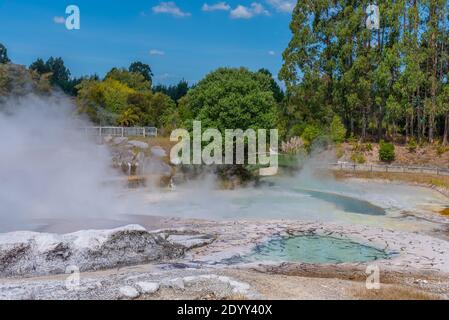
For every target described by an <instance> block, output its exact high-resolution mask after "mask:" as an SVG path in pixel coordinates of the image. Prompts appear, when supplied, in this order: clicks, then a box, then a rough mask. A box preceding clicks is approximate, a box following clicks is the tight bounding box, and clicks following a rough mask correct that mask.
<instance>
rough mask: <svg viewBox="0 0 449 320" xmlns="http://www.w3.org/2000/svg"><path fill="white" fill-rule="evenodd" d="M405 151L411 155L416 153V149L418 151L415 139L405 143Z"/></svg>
mask: <svg viewBox="0 0 449 320" xmlns="http://www.w3.org/2000/svg"><path fill="white" fill-rule="evenodd" d="M407 149H408V151H409V152H411V153H414V152H416V149H418V144H417V143H416V140H415V138H412V139H410V141H409V142H408V143H407Z"/></svg>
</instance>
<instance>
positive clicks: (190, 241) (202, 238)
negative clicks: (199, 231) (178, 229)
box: [167, 234, 215, 249]
mask: <svg viewBox="0 0 449 320" xmlns="http://www.w3.org/2000/svg"><path fill="white" fill-rule="evenodd" d="M214 240H215V238H214V237H213V236H210V235H178V234H173V235H170V236H168V237H167V241H168V242H170V243H173V244H177V245H181V246H183V247H186V248H187V249H193V248H197V247H203V246H206V245H208V244H211V243H212V242H214Z"/></svg>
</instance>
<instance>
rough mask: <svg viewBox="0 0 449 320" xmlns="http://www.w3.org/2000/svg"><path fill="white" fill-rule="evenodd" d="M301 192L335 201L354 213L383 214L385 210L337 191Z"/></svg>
mask: <svg viewBox="0 0 449 320" xmlns="http://www.w3.org/2000/svg"><path fill="white" fill-rule="evenodd" d="M299 191H300V192H303V193H305V194H308V195H310V196H312V197H314V198H317V199H321V200H324V201H327V202H330V203H333V204H334V205H335V206H336V207H337V208H339V209H341V210H343V211H347V212H353V213H360V214H368V215H373V216H382V215H384V214H385V210H384V209H382V208H381V207H379V206H376V205H374V204H372V203H370V202H368V201H365V200H359V199H356V198H353V197H348V196H343V195H340V194H337V193H331V192H323V191H315V190H305V189H299Z"/></svg>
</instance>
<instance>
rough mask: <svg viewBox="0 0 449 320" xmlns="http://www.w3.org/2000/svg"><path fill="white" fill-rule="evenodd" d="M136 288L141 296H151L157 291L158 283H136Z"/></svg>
mask: <svg viewBox="0 0 449 320" xmlns="http://www.w3.org/2000/svg"><path fill="white" fill-rule="evenodd" d="M136 285H137V287H138V288H139V290H140V292H141V293H143V294H153V293H155V292H156V291H158V290H159V287H160V286H159V283H157V282H137V283H136Z"/></svg>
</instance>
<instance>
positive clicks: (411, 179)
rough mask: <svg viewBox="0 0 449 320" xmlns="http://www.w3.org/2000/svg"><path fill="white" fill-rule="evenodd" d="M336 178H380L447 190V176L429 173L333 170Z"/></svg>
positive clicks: (448, 184) (448, 187)
mask: <svg viewBox="0 0 449 320" xmlns="http://www.w3.org/2000/svg"><path fill="white" fill-rule="evenodd" d="M333 174H334V176H335V178H336V179H346V178H361V179H382V180H388V181H402V182H406V183H412V184H419V185H423V186H435V187H439V188H445V189H448V190H449V176H436V175H430V174H421V173H420V174H414V173H401V172H358V171H357V172H353V171H334V172H333Z"/></svg>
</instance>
